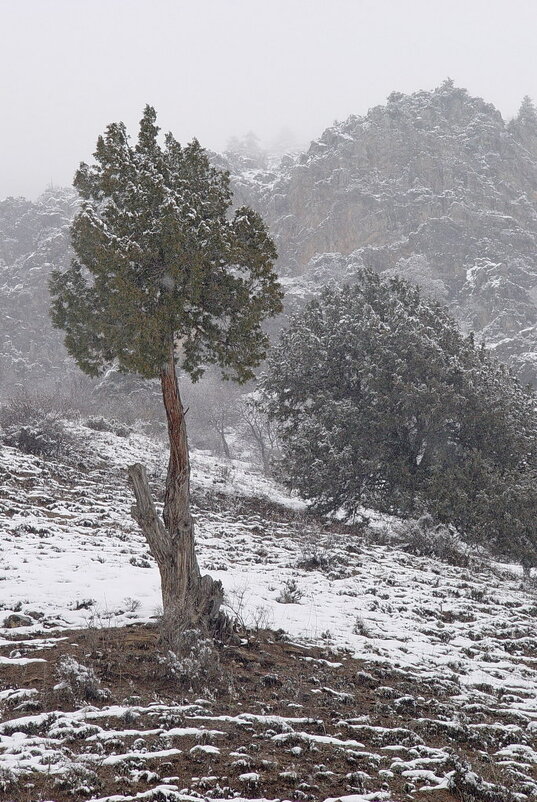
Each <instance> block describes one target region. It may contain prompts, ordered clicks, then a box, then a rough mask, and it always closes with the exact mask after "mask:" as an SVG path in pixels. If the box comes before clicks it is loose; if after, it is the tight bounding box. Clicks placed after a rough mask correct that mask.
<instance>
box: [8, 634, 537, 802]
mask: <svg viewBox="0 0 537 802" xmlns="http://www.w3.org/2000/svg"><path fill="white" fill-rule="evenodd" d="M15 637H16V636H15V632H14V642H13V643H12V644H10V645H9V646H4V647H3V648H2V649H1V650H0V651H1V653H2V654H3V655H4V656H7V655H9V654H11V656H12V657H13V656H14V655H15V656H17V657H19V658H20V657H31V658H32V659H36V658H42V659H43V660H44V661H45V662H32V663H28V664H27V665H20V664H16V665H6V666H3V668H2V689H9V688H14V689H33V690H32V693H31V695H29V696H28V697H27V698H25V697H24V694H22V695H18V696H15V697H14V698H13V699H12V700H10V699H9V698H7V699H5V701H4V710H3V716H2V721H3V722H4V723H3V724H2V725H1V727H0V732H2V733H3V736H2V737H3V738H4V739H5V738H7V737H8V736H13V733H16V732H17V730H19V729H20V730H21V731H22V732H25V733H26V741H28V740H30V741H31V739H32V738H33V739H34V740H35V744H34V755H35V754H36V753H39V752H40V750H41V753H40V757H39V758H37V764H36V763H35V761H34V764H33V765H30V764H31V761H29V766H28V771H27V772H26V773H25V774H24V775H23V776H22V777H20V778H19V780H18V783H17V787H16V788H15V787H13V786H10V785H9V782H8V779H9V778H8V779H7V780H5V781H4V783H3V784H4V785H5V786H6V787H5V788H4V790H3V791H1V792H0V799H2V800H9V801H10V802H15V800H16V802H38V800H54V802H66V801H67V800H73V799H84V800H86V799H101V798H107V797H108V796H109V795H114V794H119V795H123V796H124V797H125V798H126V799H134V798H137V794H140V793H142V792H145V791H150V789H152V788H153V789H161V790H159V791H157V790H156V791H155V795H150V796H145V797H143V798H146V799H147V798H150V799H155V800H156V799H160V800H165V799H170V800H172V799H174V800H175V799H179V798H182V797H180V796H179V795H178V792H180V791H182V792H183V795H184V794H185V793H188V794H189V795H190V796H191V797H192V796H199V797H201V798H231V797H233V796H241V798H252V799H259V798H267V799H276V798H278V799H297V800H324V799H327V798H334V797H336V798H337V797H339V796H342V795H350V794H360V793H361V794H374V792H379V795H378V797H375V795H373V796H371V797H369V796H368V797H367V798H368V799H369V798H370V799H375V798H378V799H379V800H380V799H383V798H386V799H388V798H389V799H392V800H408V799H415V798H420V799H424V800H427V799H434V800H435V802H448V800H454V799H467V800H471V799H483V800H485V799H490V800H494V802H496V800H502V797H501V796H498V797H496V796H490V797H486V796H466V797H465V796H463V795H462V791H461V792H458V791H456V790H452V791H450V790H448V789H447V788H446V787H444V788H442V787H437V788H435V790H433V788H434V786H435V785H436V786H438V785H439V784H440V778H442V777H449V776H451V777H453V776H455V775H454V770H455V769H456V767H457V766H458V765H459V761H460V760H461V759H462V760H463V761H467V762H468V763H470V764H471V766H472V768H473V770H474V771H475V772H476V773H477V774H478V775H481V776H482V777H483V778H484V779H485V780H487V781H488V782H490V783H494V784H495V785H496V787H497V786H498V784H500V785H503V786H504V788H506V789H509V788H514V787H515V778H514V776H513V771H512V767H511V769H510V767H509V766H498V761H497V760H495V759H494V755H495V753H496V752H497V751H498V749H501V747H502V746H505V745H506V743H510V742H511V741H512V740H514V741H515V742H519V740H520V738H519V733H518V730H519V729H520V728H519V727H517V726H516V722H514V721H513V720H512V719H510V718H509V716H508V715H507V714H505V713H501V711H499V710H496V711H495V712H494V714H493V715H492V713H491V711H490V709H489V707H490V705H489V707H487V706H486V705H484V704H482V705H479V704H477V703H476V704H473V705H471V706H470V707H468V708H467V709H466V710H465V711H461V710H459V709H458V707H459V705H460V700H459V697H460V688H459V687H458V686H457V684H456V683H454V682H452V681H448V680H445V681H442V680H439V679H438V678H436V679H435V678H429V679H428V678H427V677H423V678H421V679H418V678H417V677H416V675H415V674H414V675H412V674H410V673H409V672H406V671H402V670H398V669H396V668H394V667H390V666H387V665H381V664H375V663H373V662H368V661H362V660H357V659H354V658H352V657H351V656H350V655H349V654H346V653H341V652H339V653H337V654H335V653H334V652H333V651H330V650H328V649H322V648H318V647H308V646H307V645H301V644H296V643H290V642H287V641H285V640H281V639H280V636H279V635H278V633H273V632H269V631H263V632H257V633H250V634H247V635H245V636H244V637H237V638H234V639H232V640H231V641H228V642H227V643H220V644H218V645H217V647H216V653H213V654H212V657H211V665H207V664H205V665H204V666H203V665H202V667H201V668H199V669H198V673H197V676H193V677H192V678H191V679H192V680H193V681H192V683H191V682H190V681H189V680H188V679H181V677H178V676H174V675H173V673H172V672H171V671H170V669H169V666H168V665H167V664H165V663H163V662H162V660H163V655H165V654H166V647H165V645H164V644H162V643H161V642H160V637H159V631H158V629H157V628H156V627H151V626H140V625H135V626H132V627H127V628H111V629H106V628H103V629H100V628H88V629H85V630H78V631H73V630H70V631H66V632H64V633H59V632H55V633H54V636H53V637H52V638H50V639H49V643H48V644H46V643H44V642H43V638H42V637H41V638H38V637H36V638H34V639H25V640H24V641H16V640H15ZM44 647H45V648H44ZM201 648H203V644H201ZM66 655H69V656H71V657H73V658H74V659H75V660H76V661H77V662H78V663H79V664H81V665H84V666H87V667H91V668H93V669H94V671H95V674H96V675H97V677H98V680H99V681H100V685H99V686H98V687H99V689H100V690H99V692H100V691H101V690H102V689H107V696H106V698H103V699H98V698H97V699H96V698H90V699H88V698H84V696H85V695H88V689H87V687H86V688H85V687H84V685H81V686H80V687H75V686H73V685H71V687H67V688H63V689H62V688H60V689H58V688H56V690H55V686H57V685H58V683H59V681H60V679H61V676H60V674H61V672H60V671H59V668H58V667H59V665H60V662H61V660H62V658H64V657H65V656H66ZM218 663H219V667H218V669H217V670H216V668H215V666H217V665H218ZM209 678H210V681H211V682H212V685H209V687H204V684H205V683H206V682H208V679H209ZM189 685H192V686H193V687H189ZM34 691H35V692H34ZM89 695H90V696H93V697H95V694H94V693H93V691H91V692H89ZM483 696H484V694H483ZM4 698H5V695H4ZM116 705H121V707H120V708H118V707H115V706H116ZM75 711H79V715H77V716H75V717H72V716H71V717H69V716H66V715H62V712H63V714H66V713H73V712H75ZM99 711H102V713H100V712H99ZM463 712H464V716H463V717H461V716H459V718H460V721H461V723H460V724H459V726H454V724H453V721H454V718H456V717H457V714H460V713H463ZM42 713H49V714H50V716H45V717H42V716H40V714H42ZM28 716H30V717H32V716H33V717H34V719H33V720H32V719H27V717H28ZM502 716H503V718H502ZM19 718H20V722H19V725H18V724H17V722H16V721H14V719H19ZM463 718H464V723H463ZM6 722H10V723H9V724H7V725H6ZM442 722H444V726H443V725H442ZM498 725H500V726H498ZM502 725H507V728H506V727H505V726H502ZM509 725H514V728H512V730H511V731H512V735H513V737H512V739H511V740H510V738H509V732H510V730H509ZM112 731H113V732H112ZM21 738H23V736H21ZM47 738H48V739H54V741H51V740H49V741H48V742H46V744H45V746H46V748H45V747H44V745H43V743H42V742H43V739H47ZM23 740H24V738H23ZM23 740H21V742H20V746H21V749H22V748H28V747H29V751H30V753H31V751H32V749H31V748H32V743H28V744H26V743H23ZM170 750H171V751H170ZM173 750H181V751H180V752H178V751H175V752H174V751H173ZM152 752H157V753H159V755H158V756H155V757H151V753H152ZM163 752H165V754H162V753H163ZM47 753H48V754H49V764H48V766H47V765H46V763H45V762H44V761H46V759H47ZM114 756H119V757H118V758H117V760H115V759H114ZM19 757H20V755H19ZM39 760H41V761H42V762H41V764H39V765H38V763H39ZM68 761H70V762H71V770H70V771H69V770H68V768H67V769H66V765H67V763H66V762H68ZM81 767H82V768H81ZM527 768H528V769H529V770H528V771H527V773H526V776H527V778H528V779H530V778H532V779H533V781H537V770H536V766H535V765H533V766H528V767H527ZM409 772H410V773H409ZM86 773H87V775H86ZM463 773H464V772H462V771H461V770H460V769H459V775H460V776H461V777H462V776H463ZM433 778H435V780H436V782H434V781H433ZM0 779H2V778H0ZM445 785H447V783H445ZM423 787H428V788H430V790H428V791H426V792H425V793H423V792H422V793H418V794H417V796H416V792H417V791H419V789H420V788H423ZM516 787H520V786H518V785H517V786H516ZM166 788H168V790H166ZM461 788H462V785H461ZM174 789H175V790H174ZM382 792H385V794H386V796H384V795H383V794H382ZM159 793H160V794H161V795H160V796H159V795H158V794H159ZM123 796H120V797H118V799H122V798H123ZM114 798H115V797H114ZM508 798H509V796H508V795H507V796H506V795H504V797H503V799H505V800H507V799H508Z"/></svg>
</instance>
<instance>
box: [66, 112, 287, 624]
mask: <svg viewBox="0 0 537 802" xmlns="http://www.w3.org/2000/svg"><path fill="white" fill-rule="evenodd" d="M158 133H159V128H158V127H157V125H156V115H155V111H154V109H153V108H151V107H150V106H147V107H146V109H145V112H144V116H143V118H142V120H141V124H140V132H139V135H138V140H137V143H136V145H135V146H134V147H133V146H132V145H131V144H130V142H129V137H128V135H127V131H126V128H125V126H124V124H123V123H113V124H111V125H109V126H108V128H107V130H106V133H105V135H104V136H101V137H99V139H98V142H97V149H96V152H95V154H94V155H95V164H94V165H91V166H90V165H88V164H84V163H83V164H81V166H80V169H79V170H78V172H77V173H76V177H75V181H74V184H75V187H76V189H77V190H78V192H79V194H80V197H81V199H82V200H81V209H80V211H79V213H78V214H77V215H76V217H75V219H74V222H73V225H72V229H71V234H72V243H73V248H74V252H75V255H76V258H75V260H74V261H73V263H72V266H71V267H70V269H68V270H67V271H65V272H55V273H54V274H53V277H52V281H51V293H52V299H53V305H52V318H53V322H54V325H55V326H56V327H58V328H61V329H63V330H64V331H65V333H66V337H65V343H66V346H67V349H68V351H69V352H70V354H72V356H73V357H74V358H75V359H76V361H77V363H78V365H79V366H80V368H81V369H82V370H83V371H85V372H86V373H88V374H90V375H93V376H95V375H98V374H100V373H101V372H102V371H103V370H104V369H105V367H106V366H108V365H109V364H111V363H114V364H116V365H117V366H118V368H119V369H120V370H121V371H123V372H126V373H136V374H139V375H141V376H144V377H146V378H159V379H160V382H161V387H162V394H163V400H164V406H165V409H166V415H167V420H168V433H169V440H170V461H169V466H168V475H167V481H166V494H165V501H164V513H163V520H161V519H160V517H159V516H158V515H157V513H156V510H155V507H154V504H153V501H152V499H151V495H150V492H149V487H148V483H147V478H146V475H145V471H144V469H143V467H142V466H141V465H136V466H133V467H132V468H131V469H130V476H131V480H132V482H133V486H134V491H135V495H136V507H135V508H134V509H133V513H134V516H135V518H136V520H137V521H138V522H139V524H140V526H141V528H142V530H143V532H144V534H145V536H146V538H147V540H148V543H149V547H150V549H151V552H152V554H153V556H154V557H155V559H156V561H157V563H158V566H159V569H160V573H161V580H162V596H163V603H164V610H165V613H167V614H169V613H174V614H175V613H176V614H177V616H178V618H179V619H180V621H181V624H183V625H188V626H192V625H198V624H200V623H201V624H203V623H207V621H208V620H210V619H214V618H216V617H217V616H218V609H219V607H220V604H221V600H222V589H221V585H220V583H218V582H214V581H213V580H212V579H211V578H210V577H208V576H207V577H201V575H200V571H199V568H198V563H197V560H196V556H195V552H194V535H193V522H192V518H191V515H190V498H189V496H190V489H189V473H190V468H189V456H188V445H187V437H186V426H185V413H184V410H183V406H182V403H181V397H180V394H179V387H178V382H177V376H176V362H178V363H179V365H180V367H181V369H182V370H183V371H184V372H185V373H187V374H189V375H190V377H191V378H192V379H193V380H196V379H197V378H199V376H200V375H201V374H202V373H203V370H204V367H206V366H207V365H209V364H216V365H218V366H219V367H220V368H221V370H222V372H223V374H224V376H225V377H226V378H232V379H235V380H237V381H239V382H242V381H245V380H247V379H248V378H250V377H251V376H252V369H253V368H254V367H255V366H256V365H258V364H259V362H260V361H261V359H262V358H263V357H264V354H265V348H266V345H267V338H266V336H265V335H264V333H263V332H262V330H261V326H260V324H261V322H262V320H263V319H264V318H265V317H267V316H269V315H273V314H275V313H277V312H278V311H279V310H280V307H281V292H280V289H279V286H278V283H277V278H276V275H275V273H274V271H273V263H274V261H275V259H276V251H275V247H274V244H273V242H272V240H271V239H270V237H269V235H268V233H267V231H266V229H265V226H264V224H263V221H262V220H261V218H260V217H259V215H258V214H257V213H256V212H254V211H253V210H252V209H250V208H248V207H242V208H239V209H237V210H236V211H235V213H234V214H232V215H230V214H229V209H230V206H231V190H230V185H229V177H228V174H227V173H225V172H222V171H220V170H217V169H215V168H214V167H212V166H211V164H210V162H209V159H208V157H207V155H206V153H205V151H204V150H203V149H202V148H201V147H200V145H199V143H198V142H197V141H196V140H193V141H192V142H191V143H190V144H189V145H187V146H186V147H182V146H181V145H180V144H179V143H178V142H177V141H176V140H175V139H174V137H173V136H172V135H171V134H168V135H167V136H166V137H165V141H164V146H161V145H160V143H159V140H158Z"/></svg>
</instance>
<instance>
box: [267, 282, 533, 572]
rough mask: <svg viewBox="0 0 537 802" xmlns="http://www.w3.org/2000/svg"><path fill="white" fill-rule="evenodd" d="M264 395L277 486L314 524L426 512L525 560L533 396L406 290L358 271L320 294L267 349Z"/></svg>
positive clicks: (442, 314) (436, 307) (432, 306)
mask: <svg viewBox="0 0 537 802" xmlns="http://www.w3.org/2000/svg"><path fill="white" fill-rule="evenodd" d="M265 387H266V391H267V392H268V394H269V398H270V402H269V407H270V412H271V414H272V415H273V417H274V418H276V420H277V421H278V422H279V427H280V435H281V438H282V442H283V448H284V460H283V463H282V464H283V467H284V470H285V473H286V477H287V481H288V483H289V485H291V486H293V487H296V488H298V489H299V490H300V492H301V493H302V494H303V495H304V496H305V497H306V498H308V499H310V500H311V501H312V503H313V504H314V506H315V507H316V508H317V509H318V510H319V511H321V512H337V511H339V512H341V511H343V512H344V513H346V514H348V515H350V514H353V513H354V512H355V511H356V509H357V508H358V507H359V506H360V505H362V504H365V505H370V506H372V507H374V508H377V509H381V510H384V511H389V512H393V513H398V514H418V513H421V512H422V511H425V510H429V511H430V512H432V513H433V514H434V515H435V516H436V517H437V519H439V520H441V521H443V522H448V523H454V524H456V525H457V526H459V528H460V529H461V530H463V531H464V532H465V533H466V534H468V535H472V536H475V537H476V538H477V537H479V538H480V539H481V538H483V539H486V540H488V542H489V543H491V544H493V545H494V546H495V547H497V548H498V550H503V551H505V552H508V551H510V552H511V553H515V554H517V555H518V556H520V557H521V558H524V559H526V560H527V561H532V560H534V559H535V556H536V554H537V549H536V544H535V533H534V531H533V530H532V529H531V527H532V526H533V527H534V523H532V516H533V521H534V520H535V515H536V513H537V502H536V499H535V494H534V493H533V494H532V493H530V492H529V488H530V487H531V485H532V482H535V477H536V476H537V435H536V415H535V396H534V395H533V394H532V393H530V392H529V391H526V390H525V389H524V388H522V387H521V386H520V385H519V384H518V383H517V382H516V380H515V379H514V378H513V377H512V375H511V374H510V373H509V371H508V370H507V368H505V367H504V366H502V365H501V364H499V363H497V362H496V361H494V360H493V359H492V358H491V357H490V356H489V354H488V353H487V352H486V351H485V350H484V349H483V348H478V347H476V346H475V345H474V341H473V337H472V336H470V337H464V336H463V335H462V334H461V333H460V331H459V329H458V327H457V324H456V323H455V321H454V320H453V319H452V318H451V317H450V315H449V314H448V313H447V311H446V310H445V309H444V308H443V307H442V306H441V305H440V304H439V303H437V302H435V301H433V300H428V299H425V298H423V297H422V296H421V293H420V291H419V290H418V288H417V287H415V286H412V285H410V284H408V283H407V282H405V281H402V280H401V279H398V278H396V279H393V278H392V279H386V278H381V277H380V276H379V275H378V274H376V273H373V272H371V271H369V270H365V269H363V270H361V272H360V273H359V275H358V282H357V284H356V285H354V286H351V287H345V288H343V289H341V290H337V289H331V288H329V289H326V290H325V291H324V292H323V293H322V295H321V297H320V298H319V299H318V300H314V301H312V302H311V303H310V304H308V306H307V307H306V308H305V310H304V311H303V312H301V313H299V314H298V315H296V316H295V317H294V319H293V320H292V321H291V324H290V326H289V328H288V329H287V330H286V331H285V332H284V333H283V334H282V337H281V341H280V344H279V346H277V347H276V348H274V349H273V350H272V352H271V355H270V358H269V372H268V376H267V379H266V383H265ZM500 491H501V492H500ZM501 499H503V502H502V501H501ZM502 503H503V505H504V508H502V509H503V512H501V511H500V509H499V507H500V506H501V505H502ZM509 516H511V517H512V520H513V521H515V520H516V521H517V522H518V523H517V524H516V525H515V526H509V525H508V519H509ZM532 531H533V537H532V535H531V532H532Z"/></svg>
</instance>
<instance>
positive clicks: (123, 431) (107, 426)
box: [84, 415, 132, 437]
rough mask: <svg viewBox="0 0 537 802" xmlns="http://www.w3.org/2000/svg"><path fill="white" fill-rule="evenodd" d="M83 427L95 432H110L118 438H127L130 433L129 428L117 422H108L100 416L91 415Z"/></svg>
mask: <svg viewBox="0 0 537 802" xmlns="http://www.w3.org/2000/svg"><path fill="white" fill-rule="evenodd" d="M84 425H85V426H87V427H88V429H93V431H95V432H110V433H111V434H115V435H117V436H118V437H128V436H129V434H131V432H132V429H131V428H130V426H126V425H125V424H124V423H119V421H117V420H108V419H107V418H103V417H102V415H91V416H90V417H89V418H87V420H86V421H85V424H84Z"/></svg>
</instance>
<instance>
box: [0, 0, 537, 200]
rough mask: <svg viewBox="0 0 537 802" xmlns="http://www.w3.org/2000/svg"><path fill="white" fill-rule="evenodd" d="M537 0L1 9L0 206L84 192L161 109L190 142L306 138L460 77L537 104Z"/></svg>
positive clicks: (69, 1) (100, 2) (6, 2)
mask: <svg viewBox="0 0 537 802" xmlns="http://www.w3.org/2000/svg"><path fill="white" fill-rule="evenodd" d="M536 31H537V0H0V69H1V72H0V76H1V78H0V87H1V89H0V113H1V125H0V199H1V198H4V197H6V196H8V195H25V196H27V197H30V198H34V197H35V196H36V195H38V194H39V193H40V192H41V191H42V190H43V189H45V187H46V186H47V185H49V184H50V183H53V184H59V185H67V184H71V182H72V177H73V173H74V171H75V169H76V167H77V166H78V163H79V162H80V161H81V160H86V161H87V160H90V159H91V154H92V153H93V150H94V148H95V142H96V139H97V136H98V134H100V133H102V132H103V131H104V128H105V126H106V125H107V124H108V123H110V122H113V121H118V120H123V121H124V122H125V123H126V124H127V127H128V129H129V130H130V131H131V132H132V133H133V134H134V133H135V132H136V129H137V124H138V121H139V119H140V117H141V114H142V111H143V107H144V105H145V104H146V103H150V104H151V105H153V106H155V108H156V110H157V114H158V122H159V124H160V125H161V126H162V127H163V129H164V130H165V131H167V130H171V131H172V132H173V133H174V134H175V136H176V138H177V139H179V141H181V142H185V141H188V140H190V139H191V138H192V137H193V136H197V137H198V139H199V140H200V142H201V144H202V145H204V146H206V147H210V148H212V149H215V150H223V149H224V148H225V145H226V142H227V140H228V139H229V137H231V136H232V135H239V136H241V135H244V134H245V133H247V132H248V131H250V130H253V131H254V132H256V133H257V135H258V136H259V137H260V139H261V143H262V144H263V145H266V144H268V143H269V142H270V140H271V139H273V138H274V137H275V136H277V134H278V133H279V131H280V130H281V129H282V128H283V127H284V126H287V127H289V128H290V129H291V131H292V132H293V133H294V134H295V136H296V137H297V138H298V140H299V141H302V142H305V143H306V142H308V141H309V140H310V139H312V138H315V137H317V136H320V134H321V133H322V131H323V129H324V128H326V127H327V126H329V125H331V124H332V122H333V121H334V119H345V118H346V117H347V116H348V115H349V114H364V113H366V112H367V110H368V109H369V108H370V107H372V106H375V105H378V104H380V103H384V101H385V99H386V97H387V95H388V94H389V93H390V92H392V91H394V90H397V91H402V92H414V91H417V90H419V89H433V88H434V87H435V86H438V85H439V84H440V83H441V82H442V81H443V80H444V79H445V78H446V77H448V76H449V77H451V78H452V79H453V80H454V81H455V83H456V84H457V85H458V86H464V87H466V88H467V89H468V90H469V91H470V93H471V94H474V95H480V96H482V97H484V98H485V99H486V100H488V101H489V102H492V103H494V104H495V105H496V106H497V107H498V108H499V109H500V111H501V112H502V114H503V115H504V117H506V118H509V117H511V116H513V114H515V113H516V111H517V109H518V107H519V105H520V101H521V98H522V97H523V95H526V94H528V95H530V96H532V97H533V98H534V99H535V100H537V60H536V56H535V35H536Z"/></svg>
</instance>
